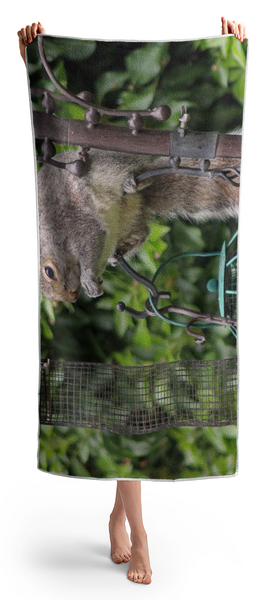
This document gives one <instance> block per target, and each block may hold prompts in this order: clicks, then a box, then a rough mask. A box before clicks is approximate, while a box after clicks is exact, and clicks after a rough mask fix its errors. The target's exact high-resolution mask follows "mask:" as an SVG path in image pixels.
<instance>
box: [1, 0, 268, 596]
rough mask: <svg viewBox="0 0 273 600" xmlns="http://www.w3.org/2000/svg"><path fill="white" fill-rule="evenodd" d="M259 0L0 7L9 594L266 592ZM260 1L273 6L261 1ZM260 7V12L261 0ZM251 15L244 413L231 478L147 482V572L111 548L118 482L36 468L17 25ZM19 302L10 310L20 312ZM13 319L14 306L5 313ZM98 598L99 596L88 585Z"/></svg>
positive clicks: (129, 31)
mask: <svg viewBox="0 0 273 600" xmlns="http://www.w3.org/2000/svg"><path fill="white" fill-rule="evenodd" d="M267 6H270V4H269V3H266V2H265V1H264V0H263V1H262V2H259V4H258V6H257V5H254V3H248V2H240V1H238V2H233V1H230V2H222V4H221V3H219V2H216V1H212V2H202V3H201V2H196V1H195V2H190V3H186V2H184V3H182V2H181V3H178V2H171V3H166V2H164V1H163V2H160V1H159V0H158V2H155V1H154V0H150V1H143V0H138V1H137V2H128V1H127V2H122V1H118V0H117V1H115V2H114V1H113V2H111V3H110V2H109V3H108V2H97V3H95V2H90V1H86V0H81V1H79V2H76V1H75V2H67V1H66V2H63V1H60V2H56V1H55V2H52V1H51V0H45V1H44V2H43V3H39V4H38V3H37V2H33V1H29V2H27V3H24V2H15V3H14V2H13V3H11V2H6V3H5V7H4V10H3V8H2V15H1V17H2V18H1V42H2V44H1V81H2V85H1V113H0V114H1V119H2V125H1V133H2V140H1V162H0V164H1V175H2V185H1V190H2V193H1V205H0V211H1V220H0V223H1V235H0V243H1V255H0V256H1V296H0V298H1V308H0V317H1V349H2V358H1V363H0V364H1V385H0V389H1V412H0V416H1V425H2V426H1V483H2V493H1V504H2V507H1V521H2V533H1V537H0V545H1V554H2V556H1V562H0V564H1V567H2V575H1V586H3V595H2V597H3V598H5V600H10V599H17V598H18V599H19V598H20V599H21V598H28V599H32V598H35V599H36V600H43V599H48V598H50V599H51V600H63V599H64V598H69V599H70V598H71V599H72V598H73V599H74V598H80V599H82V600H85V599H87V598H90V597H92V596H93V595H94V594H100V595H101V596H102V597H106V596H107V595H108V594H109V595H110V594H111V598H113V599H115V598H125V597H126V598H127V595H128V593H130V594H132V595H133V596H132V597H136V596H142V594H145V597H149V598H150V597H151V598H155V597H156V598H157V599H159V600H161V598H166V597H167V594H170V595H171V596H172V597H173V598H178V597H180V596H181V597H183V598H185V599H187V600H197V599H199V598H202V600H204V599H207V598H209V599H210V600H214V599H216V598H217V599H218V598H221V600H225V599H227V598H231V597H232V598H234V599H235V600H237V598H238V599H239V598H242V597H247V598H255V599H256V598H266V599H267V598H270V597H272V583H271V579H272V578H271V576H270V571H271V566H272V543H271V540H272V492H271V489H272V486H271V479H272V456H271V452H272V441H271V438H272V435H271V430H272V426H273V415H272V403H273V402H272V401H273V394H272V367H271V365H272V324H271V319H270V311H271V309H272V275H271V274H272V244H271V240H272V237H273V232H272V189H271V188H272V184H271V181H272V176H271V172H272V165H271V163H272V159H271V155H270V143H269V137H270V135H271V136H272V116H271V114H272V109H271V101H272V90H271V81H270V80H271V79H272V77H271V76H272V66H271V62H272V50H271V47H272V46H271V42H270V41H269V35H270V30H269V33H268V29H267V28H269V27H270V25H271V18H270V17H271V15H270V14H269V12H268V9H267ZM269 10H270V11H271V13H272V9H271V8H270V9H269ZM258 11H259V12H258ZM222 15H223V16H226V17H227V18H231V19H234V18H236V19H238V21H239V22H245V23H246V24H247V33H248V37H249V40H250V43H249V51H248V72H247V89H246V102H245V117H244V118H245V120H244V141H243V170H242V178H241V208H240V219H241V221H240V222H241V228H240V327H239V334H240V335H239V355H240V427H239V473H238V475H237V476H235V477H229V478H228V477H227V478H223V479H221V478H220V479H208V480H203V481H202V480H201V481H200V480H196V481H185V482H163V483H162V482H144V483H143V484H142V488H143V511H144V520H145V525H146V529H147V532H148V536H149V544H150V555H151V563H152V568H153V583H152V584H151V585H150V586H144V585H141V586H139V585H136V584H133V583H132V582H130V581H129V580H128V579H127V578H126V572H127V567H128V566H127V565H124V564H123V565H115V564H114V563H113V562H112V561H111V560H110V557H109V547H108V531H107V527H108V515H109V513H110V511H111V508H112V504H113V501H114V493H115V482H114V481H93V480H80V479H73V478H65V477H57V476H53V475H49V474H45V473H42V472H40V471H38V470H37V468H36V454H37V430H38V413H37V390H38V348H39V346H38V292H37V290H38V284H37V272H38V267H37V239H36V208H35V182H34V169H35V168H34V160H33V140H32V134H31V126H30V109H29V100H28V91H27V79H26V72H25V68H24V65H23V61H22V59H21V58H20V56H19V52H18V42H17V36H16V32H17V30H18V29H20V28H21V27H22V26H25V25H27V24H31V23H32V22H33V21H37V20H40V21H41V22H42V24H43V25H44V27H45V28H46V31H47V33H50V34H53V35H54V34H56V35H63V36H74V37H85V38H101V39H115V38H116V39H129V40H132V39H153V40H156V39H161V40H162V39H177V40H183V39H191V38H198V37H209V36H213V35H218V34H220V31H221V29H220V27H221V23H220V18H221V16H222ZM17 315H18V317H17ZM17 319H18V320H17ZM99 597H100V596H99Z"/></svg>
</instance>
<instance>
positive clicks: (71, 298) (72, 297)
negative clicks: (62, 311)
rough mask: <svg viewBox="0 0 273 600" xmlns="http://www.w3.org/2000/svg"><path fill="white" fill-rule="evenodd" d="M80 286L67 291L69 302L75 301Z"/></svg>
mask: <svg viewBox="0 0 273 600" xmlns="http://www.w3.org/2000/svg"><path fill="white" fill-rule="evenodd" d="M80 291H81V288H77V290H70V291H69V302H76V300H77V299H78V297H79V295H80Z"/></svg>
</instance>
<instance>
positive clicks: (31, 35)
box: [17, 21, 46, 64]
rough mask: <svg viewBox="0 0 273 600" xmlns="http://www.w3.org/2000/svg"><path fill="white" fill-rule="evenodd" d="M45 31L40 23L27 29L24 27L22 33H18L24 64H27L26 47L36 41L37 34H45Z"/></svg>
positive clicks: (28, 26) (33, 24)
mask: <svg viewBox="0 0 273 600" xmlns="http://www.w3.org/2000/svg"><path fill="white" fill-rule="evenodd" d="M45 32H46V31H45V29H44V28H43V26H42V25H41V23H40V22H39V21H38V23H32V25H27V26H26V27H22V29H20V31H17V35H18V38H19V50H20V54H21V56H22V59H23V61H24V63H25V64H26V59H25V48H26V46H28V45H29V44H31V42H33V40H35V38H36V36H37V33H45Z"/></svg>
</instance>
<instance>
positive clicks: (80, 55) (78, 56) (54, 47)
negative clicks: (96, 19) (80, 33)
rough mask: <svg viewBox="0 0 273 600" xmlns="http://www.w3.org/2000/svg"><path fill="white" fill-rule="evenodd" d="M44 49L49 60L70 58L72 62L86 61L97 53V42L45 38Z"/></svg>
mask: <svg viewBox="0 0 273 600" xmlns="http://www.w3.org/2000/svg"><path fill="white" fill-rule="evenodd" d="M44 49H45V55H46V58H47V59H50V60H54V59H56V58H60V57H63V58H68V59H70V60H75V61H80V60H85V59H86V58H88V57H89V56H91V54H93V53H94V52H95V49H96V42H95V41H91V40H78V39H73V38H53V37H50V36H46V37H44Z"/></svg>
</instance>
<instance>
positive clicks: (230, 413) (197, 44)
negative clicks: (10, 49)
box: [27, 35, 247, 480]
mask: <svg viewBox="0 0 273 600" xmlns="http://www.w3.org/2000/svg"><path fill="white" fill-rule="evenodd" d="M246 50H247V42H246V41H245V42H244V43H240V42H239V41H238V40H237V39H236V38H235V37H233V36H221V37H217V38H209V39H200V40H193V41H184V42H166V41H164V42H119V41H116V42H105V41H94V40H81V39H75V38H72V39H71V38H69V39H68V38H60V37H50V36H46V35H39V36H38V38H37V39H36V40H35V41H34V42H33V44H31V45H30V46H29V47H28V48H27V64H28V74H29V84H30V94H31V103H32V110H33V135H34V138H35V147H36V161H37V195H38V209H39V210H38V216H39V246H40V288H41V309H40V322H41V351H40V354H41V373H40V403H39V416H40V436H39V468H40V469H42V470H44V471H47V472H52V473H57V474H61V475H71V476H80V477H93V478H129V479H134V478H140V479H154V480H159V479H161V480H169V479H184V478H195V477H207V476H219V475H230V474H233V473H235V471H236V452H237V444H236V442H237V352H236V336H237V310H236V307H237V286H236V283H237V239H238V206H239V183H240V158H241V127H242V115H243V97H244V81H245V65H246Z"/></svg>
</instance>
